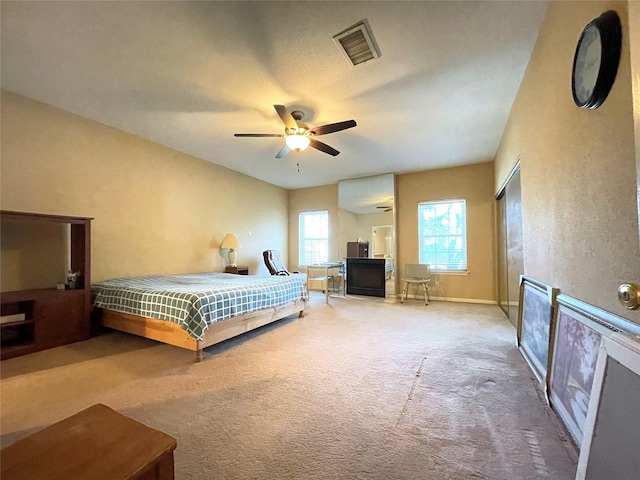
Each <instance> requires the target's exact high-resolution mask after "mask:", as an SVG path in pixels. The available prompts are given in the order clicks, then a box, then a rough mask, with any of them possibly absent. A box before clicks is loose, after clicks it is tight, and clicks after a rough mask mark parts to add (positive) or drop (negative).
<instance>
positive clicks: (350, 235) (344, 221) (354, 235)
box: [338, 194, 361, 259]
mask: <svg viewBox="0 0 640 480" xmlns="http://www.w3.org/2000/svg"><path fill="white" fill-rule="evenodd" d="M338 195H339V194H338ZM358 217H359V215H356V214H355V213H353V212H350V211H349V210H344V209H342V208H341V209H340V221H339V222H338V223H339V226H338V230H339V231H338V258H339V259H342V258H346V257H347V242H355V241H356V240H357V239H358V237H359V236H361V235H360V233H359V227H358Z"/></svg>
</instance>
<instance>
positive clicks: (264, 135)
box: [233, 133, 284, 137]
mask: <svg viewBox="0 0 640 480" xmlns="http://www.w3.org/2000/svg"><path fill="white" fill-rule="evenodd" d="M233 136H234V137H284V135H280V134H279V133H234V134H233Z"/></svg>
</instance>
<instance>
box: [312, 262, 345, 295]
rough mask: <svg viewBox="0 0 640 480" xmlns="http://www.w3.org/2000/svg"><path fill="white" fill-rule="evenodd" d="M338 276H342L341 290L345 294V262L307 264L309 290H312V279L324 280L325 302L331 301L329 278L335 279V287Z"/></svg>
mask: <svg viewBox="0 0 640 480" xmlns="http://www.w3.org/2000/svg"><path fill="white" fill-rule="evenodd" d="M336 277H339V278H340V285H341V290H342V293H343V294H344V262H326V263H315V264H313V265H307V290H311V288H310V283H309V282H310V281H320V282H322V289H323V290H324V295H325V302H326V303H329V280H330V279H331V280H333V281H334V288H335V279H336Z"/></svg>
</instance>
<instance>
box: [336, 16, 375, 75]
mask: <svg viewBox="0 0 640 480" xmlns="http://www.w3.org/2000/svg"><path fill="white" fill-rule="evenodd" d="M333 39H334V40H335V41H336V43H337V44H338V46H339V47H340V50H341V51H342V52H343V53H344V54H345V55H346V56H347V58H348V59H349V61H350V62H351V63H352V64H353V65H354V66H355V65H359V64H361V63H364V62H366V61H368V60H372V59H374V58H378V57H380V52H379V51H378V49H377V48H376V45H375V42H374V40H373V34H372V33H371V31H370V29H369V26H368V24H367V23H366V20H364V21H362V22H360V23H357V24H356V25H354V26H352V27H349V28H348V29H347V30H345V31H344V32H342V33H339V34H338V35H336V36H334V37H333Z"/></svg>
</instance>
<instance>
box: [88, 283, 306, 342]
mask: <svg viewBox="0 0 640 480" xmlns="http://www.w3.org/2000/svg"><path fill="white" fill-rule="evenodd" d="M91 290H92V293H93V297H94V301H93V304H94V306H96V307H100V308H106V309H109V310H115V311H117V312H124V313H132V314H134V315H140V316H143V317H148V318H155V319H159V320H168V321H170V322H174V323H177V324H179V325H180V326H181V327H182V328H183V329H184V330H186V331H187V332H188V333H189V335H191V336H192V337H193V338H195V339H196V340H202V339H203V336H204V332H205V331H206V330H207V328H208V327H209V325H211V324H212V323H215V322H219V321H221V320H224V319H227V318H231V317H234V316H237V315H242V314H245V313H251V312H255V311H258V310H262V309H264V308H270V307H277V306H280V305H284V304H286V303H288V302H290V301H292V300H300V299H305V300H306V299H307V287H306V277H305V275H292V276H288V277H287V276H259V275H232V274H225V273H197V274H190V275H165V276H149V277H134V278H117V279H113V280H107V281H104V282H100V283H96V284H94V285H92V286H91Z"/></svg>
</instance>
